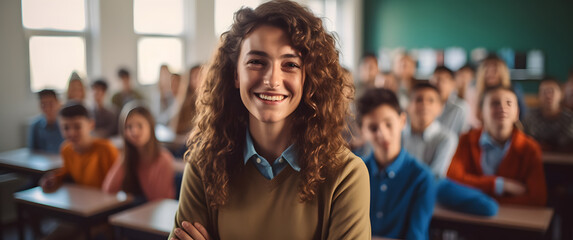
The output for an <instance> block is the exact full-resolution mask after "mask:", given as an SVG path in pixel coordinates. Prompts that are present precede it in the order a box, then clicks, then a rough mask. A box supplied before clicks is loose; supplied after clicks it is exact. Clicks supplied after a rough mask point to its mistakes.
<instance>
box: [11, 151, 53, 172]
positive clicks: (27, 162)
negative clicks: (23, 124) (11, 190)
mask: <svg viewBox="0 0 573 240" xmlns="http://www.w3.org/2000/svg"><path fill="white" fill-rule="evenodd" d="M62 165H63V161H62V158H61V157H60V155H59V154H49V153H40V152H34V151H30V150H29V149H28V148H20V149H16V150H12V151H7V152H3V153H0V169H8V170H11V171H16V172H21V173H24V174H29V175H34V176H41V175H44V173H46V172H49V171H52V170H55V169H58V168H61V167H62Z"/></svg>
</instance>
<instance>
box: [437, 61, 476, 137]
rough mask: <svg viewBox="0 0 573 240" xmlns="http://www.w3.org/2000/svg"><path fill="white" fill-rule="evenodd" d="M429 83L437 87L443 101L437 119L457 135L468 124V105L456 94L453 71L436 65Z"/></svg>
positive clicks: (462, 131) (464, 130) (465, 129)
mask: <svg viewBox="0 0 573 240" xmlns="http://www.w3.org/2000/svg"><path fill="white" fill-rule="evenodd" d="M430 84H432V85H434V86H436V87H437V88H438V90H439V92H440V98H441V99H442V102H443V103H444V109H443V111H442V114H441V115H440V116H439V117H438V121H439V122H441V123H442V125H443V126H444V127H446V128H449V129H451V130H452V131H453V132H454V133H455V134H456V135H457V136H459V135H460V134H462V133H464V132H466V131H467V130H468V129H469V126H470V125H469V122H468V117H469V115H470V106H469V105H468V103H467V102H466V100H464V99H462V98H459V97H458V95H457V94H456V80H455V78H454V72H452V70H450V69H449V68H447V67H437V68H436V70H434V75H433V76H432V78H430Z"/></svg>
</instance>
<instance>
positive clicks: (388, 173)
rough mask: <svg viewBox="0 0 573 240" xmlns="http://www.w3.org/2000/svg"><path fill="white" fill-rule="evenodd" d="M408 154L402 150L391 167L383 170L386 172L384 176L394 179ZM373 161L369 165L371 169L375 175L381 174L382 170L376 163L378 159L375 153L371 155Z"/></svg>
mask: <svg viewBox="0 0 573 240" xmlns="http://www.w3.org/2000/svg"><path fill="white" fill-rule="evenodd" d="M406 155H407V152H406V150H405V149H404V148H402V149H400V153H399V154H398V156H397V157H396V159H394V161H393V162H392V163H390V165H388V166H387V167H386V168H384V169H382V170H383V171H384V175H386V176H388V177H390V178H394V177H395V175H396V174H397V173H398V172H399V171H400V169H401V168H402V165H404V159H405V158H406ZM370 159H371V161H370V162H369V163H368V164H369V165H370V166H369V168H370V169H372V173H373V175H378V174H381V173H382V172H381V171H380V168H379V167H378V163H377V162H376V157H375V156H374V152H372V154H371V155H370Z"/></svg>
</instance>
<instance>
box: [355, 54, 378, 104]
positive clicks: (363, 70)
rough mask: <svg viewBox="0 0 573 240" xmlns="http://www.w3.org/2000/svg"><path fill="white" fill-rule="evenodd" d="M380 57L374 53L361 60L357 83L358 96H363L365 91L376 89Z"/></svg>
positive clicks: (365, 55)
mask: <svg viewBox="0 0 573 240" xmlns="http://www.w3.org/2000/svg"><path fill="white" fill-rule="evenodd" d="M378 73H379V70H378V57H377V56H376V54H374V53H366V54H364V56H362V58H361V59H360V66H358V82H357V83H356V94H355V95H356V96H357V97H358V96H362V94H363V93H364V91H366V90H367V89H369V88H373V87H374V80H375V78H376V75H378Z"/></svg>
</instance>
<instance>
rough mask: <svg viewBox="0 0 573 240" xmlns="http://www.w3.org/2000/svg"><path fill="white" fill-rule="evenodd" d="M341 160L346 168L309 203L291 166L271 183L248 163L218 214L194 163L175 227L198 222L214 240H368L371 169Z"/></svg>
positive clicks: (351, 158)
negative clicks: (300, 195)
mask: <svg viewBox="0 0 573 240" xmlns="http://www.w3.org/2000/svg"><path fill="white" fill-rule="evenodd" d="M339 156H340V159H342V162H343V164H342V166H341V167H340V168H339V169H338V170H337V171H336V172H334V174H332V175H331V176H330V177H327V179H326V181H325V182H324V183H323V184H322V185H321V186H320V188H319V190H318V192H317V195H316V198H315V199H314V200H312V201H310V202H301V201H300V198H299V196H298V186H299V183H300V181H301V178H300V173H299V172H296V171H295V170H293V169H292V168H290V167H287V168H285V169H284V170H283V171H281V172H280V174H278V175H277V176H276V177H275V178H273V179H272V180H268V179H266V178H265V177H263V175H262V174H261V173H260V172H259V171H257V169H256V167H255V166H254V165H253V164H252V161H249V162H248V163H247V165H246V166H245V167H244V168H243V169H242V171H241V172H240V173H238V174H239V175H238V176H235V177H233V179H234V181H232V182H231V184H230V190H229V201H228V203H227V204H226V205H224V206H222V207H220V208H219V209H217V210H214V209H211V208H209V207H208V204H207V202H206V200H205V199H206V196H205V192H204V188H203V181H202V179H201V173H200V171H199V169H198V167H197V165H196V164H195V163H194V162H191V163H190V164H187V167H186V169H185V173H184V176H183V183H182V187H181V197H180V200H179V208H178V210H177V214H176V216H175V227H181V222H182V221H184V220H185V221H190V222H199V223H201V224H203V226H205V227H206V229H207V231H208V232H209V234H210V235H211V237H212V238H213V239H370V238H371V231H370V218H369V210H370V183H369V178H368V170H367V169H366V166H365V165H364V162H363V161H362V160H361V159H360V158H358V157H356V156H355V155H354V154H352V153H351V152H350V151H348V150H345V151H344V152H343V153H342V154H340V155H339ZM238 161H239V160H238ZM171 237H175V235H174V233H173V231H172V232H171Z"/></svg>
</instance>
